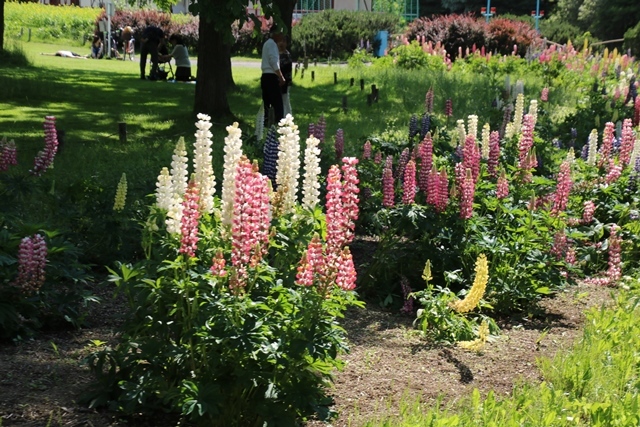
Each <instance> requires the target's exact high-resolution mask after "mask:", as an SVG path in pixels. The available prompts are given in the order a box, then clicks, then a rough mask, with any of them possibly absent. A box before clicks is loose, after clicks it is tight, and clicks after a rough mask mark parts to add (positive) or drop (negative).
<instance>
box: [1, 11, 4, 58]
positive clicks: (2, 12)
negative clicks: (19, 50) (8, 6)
mask: <svg viewBox="0 0 640 427" xmlns="http://www.w3.org/2000/svg"><path fill="white" fill-rule="evenodd" d="M2 51H4V0H0V52H2Z"/></svg>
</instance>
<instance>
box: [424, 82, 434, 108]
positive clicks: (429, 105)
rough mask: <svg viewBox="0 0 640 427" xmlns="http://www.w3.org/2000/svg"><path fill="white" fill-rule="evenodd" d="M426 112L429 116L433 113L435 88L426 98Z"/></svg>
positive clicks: (428, 92) (431, 89) (431, 88)
mask: <svg viewBox="0 0 640 427" xmlns="http://www.w3.org/2000/svg"><path fill="white" fill-rule="evenodd" d="M424 110H425V111H426V112H427V114H431V113H432V112H433V87H430V88H429V90H428V91H427V94H426V95H425V97H424Z"/></svg>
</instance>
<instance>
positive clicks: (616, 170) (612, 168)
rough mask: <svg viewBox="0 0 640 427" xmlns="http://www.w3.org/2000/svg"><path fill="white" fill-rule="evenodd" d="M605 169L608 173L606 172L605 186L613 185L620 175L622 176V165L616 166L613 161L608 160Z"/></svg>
mask: <svg viewBox="0 0 640 427" xmlns="http://www.w3.org/2000/svg"><path fill="white" fill-rule="evenodd" d="M607 169H608V170H609V172H607V175H606V176H605V178H604V181H605V182H606V183H607V184H613V183H614V182H616V181H617V180H618V178H620V175H622V165H619V164H616V162H615V161H614V160H613V159H609V167H608V168H607Z"/></svg>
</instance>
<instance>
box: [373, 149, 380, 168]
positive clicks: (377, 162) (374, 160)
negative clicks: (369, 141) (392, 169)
mask: <svg viewBox="0 0 640 427" xmlns="http://www.w3.org/2000/svg"><path fill="white" fill-rule="evenodd" d="M373 163H375V164H376V165H379V164H380V163H382V152H380V151H376V155H375V156H374V157H373Z"/></svg>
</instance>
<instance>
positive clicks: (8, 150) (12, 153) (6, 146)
mask: <svg viewBox="0 0 640 427" xmlns="http://www.w3.org/2000/svg"><path fill="white" fill-rule="evenodd" d="M17 164H18V156H17V150H16V143H15V142H13V141H9V142H6V141H5V140H2V141H0V172H4V171H6V170H7V169H9V166H15V165H17Z"/></svg>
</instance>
